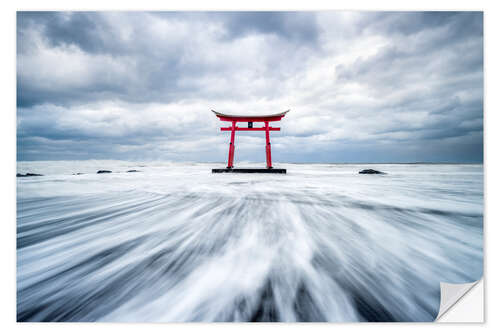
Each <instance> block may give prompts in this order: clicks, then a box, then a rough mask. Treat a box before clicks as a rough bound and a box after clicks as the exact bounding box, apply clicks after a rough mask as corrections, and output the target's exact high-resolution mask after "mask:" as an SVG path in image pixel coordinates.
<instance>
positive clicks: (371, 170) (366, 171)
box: [359, 169, 385, 175]
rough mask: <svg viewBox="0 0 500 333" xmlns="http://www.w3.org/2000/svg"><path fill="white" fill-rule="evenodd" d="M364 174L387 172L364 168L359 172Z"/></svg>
mask: <svg viewBox="0 0 500 333" xmlns="http://www.w3.org/2000/svg"><path fill="white" fill-rule="evenodd" d="M359 173H360V174H363V175H385V172H382V171H378V170H373V169H364V170H361V171H360V172H359Z"/></svg>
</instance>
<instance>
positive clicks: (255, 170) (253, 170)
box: [212, 168, 286, 173]
mask: <svg viewBox="0 0 500 333" xmlns="http://www.w3.org/2000/svg"><path fill="white" fill-rule="evenodd" d="M224 172H227V173H286V169H275V168H272V169H267V168H231V169H229V168H221V169H212V173H224Z"/></svg>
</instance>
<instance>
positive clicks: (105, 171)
mask: <svg viewBox="0 0 500 333" xmlns="http://www.w3.org/2000/svg"><path fill="white" fill-rule="evenodd" d="M97 173H111V171H109V170H99V171H97Z"/></svg>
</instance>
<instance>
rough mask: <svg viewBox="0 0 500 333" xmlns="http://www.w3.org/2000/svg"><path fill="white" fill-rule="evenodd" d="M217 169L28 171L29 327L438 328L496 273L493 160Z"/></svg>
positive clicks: (22, 212) (21, 308) (21, 297)
mask: <svg viewBox="0 0 500 333" xmlns="http://www.w3.org/2000/svg"><path fill="white" fill-rule="evenodd" d="M242 166H253V167H256V166H261V165H260V164H252V163H246V164H244V165H242ZM213 167H222V165H220V164H206V163H171V162H142V163H138V162H124V161H58V162H49V161H47V162H18V164H17V171H18V172H19V173H26V172H32V173H40V174H43V175H44V176H42V177H26V178H17V319H18V321H105V322H184V321H333V322H339V321H432V320H434V319H435V317H436V315H437V313H438V310H439V302H440V286H439V283H440V282H448V283H465V282H471V281H475V280H478V279H480V278H481V277H482V274H483V166H482V165H481V164H476V165H472V164H471V165H467V164H463V165H460V164H380V165H354V164H280V165H276V167H283V168H286V169H287V174H212V173H211V168H213ZM364 168H373V169H377V170H380V171H384V172H386V173H387V174H385V175H363V174H358V171H359V170H361V169H364ZM101 169H106V170H110V171H112V173H108V174H97V173H96V172H97V171H98V170H101ZM128 170H137V171H138V172H126V171H128ZM76 173H82V174H81V175H76Z"/></svg>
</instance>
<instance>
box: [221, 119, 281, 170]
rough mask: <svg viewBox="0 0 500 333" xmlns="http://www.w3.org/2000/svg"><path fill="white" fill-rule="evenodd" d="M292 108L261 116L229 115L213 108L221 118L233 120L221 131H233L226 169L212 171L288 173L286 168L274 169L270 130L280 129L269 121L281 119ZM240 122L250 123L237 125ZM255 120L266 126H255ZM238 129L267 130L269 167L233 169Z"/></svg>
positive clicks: (267, 161)
mask: <svg viewBox="0 0 500 333" xmlns="http://www.w3.org/2000/svg"><path fill="white" fill-rule="evenodd" d="M289 111H290V110H287V111H284V112H281V113H275V114H268V115H259V116H249V115H229V114H224V113H220V112H217V111H214V110H212V112H213V113H215V115H216V116H217V117H218V118H219V119H220V120H221V121H228V122H231V126H230V127H221V131H231V141H230V142H229V157H228V160H227V168H226V169H212V172H273V173H286V169H273V164H272V160H271V141H270V139H269V131H279V130H280V128H279V127H270V126H269V123H270V122H272V121H280V120H281V118H283V117H284V116H285V115H286V113H287V112H289ZM238 122H246V123H248V127H238V126H236V125H237V123H238ZM254 122H263V123H264V127H253V123H254ZM236 131H265V132H266V164H267V169H233V166H234V165H233V160H234V149H235V146H234V138H235V134H236Z"/></svg>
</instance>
